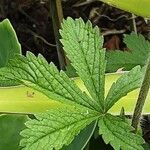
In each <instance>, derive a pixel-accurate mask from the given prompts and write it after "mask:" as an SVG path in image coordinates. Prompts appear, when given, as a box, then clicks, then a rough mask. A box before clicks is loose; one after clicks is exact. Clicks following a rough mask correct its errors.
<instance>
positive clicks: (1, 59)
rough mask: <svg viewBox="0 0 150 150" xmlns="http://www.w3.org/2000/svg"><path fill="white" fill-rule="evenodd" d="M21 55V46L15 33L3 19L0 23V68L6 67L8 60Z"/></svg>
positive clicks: (6, 20) (7, 21)
mask: <svg viewBox="0 0 150 150" xmlns="http://www.w3.org/2000/svg"><path fill="white" fill-rule="evenodd" d="M19 53H21V46H20V44H19V42H18V39H17V36H16V33H15V31H14V29H13V27H12V25H11V23H10V22H9V20H8V19H5V20H4V21H2V22H1V23H0V67H4V66H6V64H7V63H8V60H9V59H11V58H13V57H14V56H15V55H16V54H19Z"/></svg>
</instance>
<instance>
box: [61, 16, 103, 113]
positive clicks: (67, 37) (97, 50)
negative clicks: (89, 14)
mask: <svg viewBox="0 0 150 150" xmlns="http://www.w3.org/2000/svg"><path fill="white" fill-rule="evenodd" d="M68 20H69V21H70V22H69V21H68ZM68 20H67V21H68V24H65V25H64V24H63V26H62V30H61V35H62V37H63V38H62V40H61V41H62V44H63V45H64V50H65V51H66V53H67V56H68V58H69V59H70V60H72V65H73V66H74V67H75V69H76V71H77V72H78V74H79V75H80V77H81V79H82V80H83V82H84V84H85V86H86V88H87V90H88V91H89V93H90V95H91V97H92V98H93V100H94V101H95V102H96V103H97V104H98V105H99V110H100V111H101V112H102V111H103V110H104V81H103V80H104V73H105V71H104V70H105V65H104V64H105V60H104V59H102V60H104V61H102V60H101V61H100V58H103V55H104V52H103V51H104V50H103V49H102V47H101V46H102V44H101V43H102V41H101V40H102V38H101V40H100V39H99V35H98V33H99V29H98V28H97V27H95V29H94V30H92V29H91V28H92V25H91V24H90V23H89V22H88V23H86V24H84V23H83V21H81V20H80V21H77V22H75V23H73V22H72V20H71V19H70V18H69V19H68ZM69 26H71V27H72V31H70V30H69V29H66V28H69ZM84 26H85V27H84ZM63 29H64V30H65V31H63ZM94 33H95V34H94ZM81 41H82V42H81ZM90 42H91V43H90ZM74 43H75V44H76V47H74V46H75V44H74ZM90 44H92V46H93V48H92V49H91V50H90V48H91V45H90ZM96 44H97V47H96ZM67 46H68V47H67ZM84 47H85V48H84ZM90 51H91V52H90ZM79 54H80V56H79V58H75V57H76V55H79ZM87 56H88V57H87ZM90 58H91V61H90ZM76 59H79V60H78V61H76ZM88 61H89V62H88ZM95 61H97V63H98V64H96V63H95ZM79 63H82V64H81V66H80V65H79ZM83 64H84V67H83ZM85 68H86V69H85ZM83 69H84V70H85V71H86V72H85V74H84V70H83ZM94 69H95V70H94ZM101 70H102V71H101ZM94 71H95V72H94ZM83 74H84V75H83ZM96 76H97V77H96ZM102 76H103V77H102ZM97 82H99V83H97Z"/></svg>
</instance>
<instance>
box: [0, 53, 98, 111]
mask: <svg viewBox="0 0 150 150" xmlns="http://www.w3.org/2000/svg"><path fill="white" fill-rule="evenodd" d="M3 72H4V73H5V74H6V75H5V77H8V78H10V79H14V80H17V81H18V82H20V83H21V84H24V85H26V86H28V87H31V88H33V89H35V90H38V91H39V92H42V93H44V94H45V95H47V96H48V97H49V98H50V99H55V100H57V101H62V102H64V101H65V102H68V103H70V104H72V102H76V103H78V104H80V105H83V106H86V107H88V108H90V109H95V108H97V107H98V106H97V104H96V103H95V102H94V101H93V100H92V99H91V98H90V97H89V96H87V94H86V93H82V91H81V90H80V89H79V88H78V86H77V85H76V84H75V83H74V81H73V80H71V79H70V78H69V77H68V76H67V75H66V74H65V73H64V72H63V71H60V72H59V71H58V70H57V68H56V67H55V65H54V64H53V63H51V64H48V63H47V61H46V60H45V58H44V57H43V56H42V55H38V57H35V56H34V55H33V54H32V53H30V52H28V53H27V56H26V57H24V56H18V57H17V58H16V59H13V60H11V62H10V64H9V67H7V69H6V70H3ZM3 72H2V71H1V74H2V75H3V74H4V73H3Z"/></svg>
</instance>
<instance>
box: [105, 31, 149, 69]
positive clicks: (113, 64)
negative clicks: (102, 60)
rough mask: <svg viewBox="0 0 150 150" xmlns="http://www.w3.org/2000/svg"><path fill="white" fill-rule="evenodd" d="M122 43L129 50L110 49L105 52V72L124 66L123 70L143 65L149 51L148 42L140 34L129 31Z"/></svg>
mask: <svg viewBox="0 0 150 150" xmlns="http://www.w3.org/2000/svg"><path fill="white" fill-rule="evenodd" d="M124 43H125V44H126V45H127V47H128V48H129V51H124V52H123V51H119V50H116V51H110V52H106V58H107V62H108V63H107V67H106V68H107V69H106V70H107V72H115V71H117V70H118V69H119V68H122V67H124V69H125V70H131V69H132V68H133V67H135V66H137V65H140V66H144V65H145V64H146V61H147V59H148V56H149V53H150V43H149V42H148V41H146V40H145V38H144V37H143V36H142V35H140V34H139V35H137V34H135V33H131V34H130V35H126V36H125V38H124Z"/></svg>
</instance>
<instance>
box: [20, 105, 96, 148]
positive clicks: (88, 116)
mask: <svg viewBox="0 0 150 150" xmlns="http://www.w3.org/2000/svg"><path fill="white" fill-rule="evenodd" d="M98 117H99V113H97V112H95V111H91V110H89V109H86V108H84V107H76V106H68V107H62V108H59V109H50V110H49V111H47V112H46V113H42V114H38V115H36V118H37V120H35V119H34V120H30V121H28V122H27V123H26V126H27V127H28V129H25V130H23V131H22V132H21V135H22V136H23V137H24V138H23V139H22V140H21V143H20V145H21V146H22V147H24V148H23V149H24V150H33V149H36V150H41V149H44V150H46V149H48V150H53V149H56V150H58V149H61V148H62V146H63V145H68V144H70V143H71V142H72V140H73V139H74V137H75V136H76V135H78V134H79V132H80V130H82V129H83V128H85V127H86V126H87V125H89V124H90V123H91V122H93V121H94V120H96V119H97V118H98Z"/></svg>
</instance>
